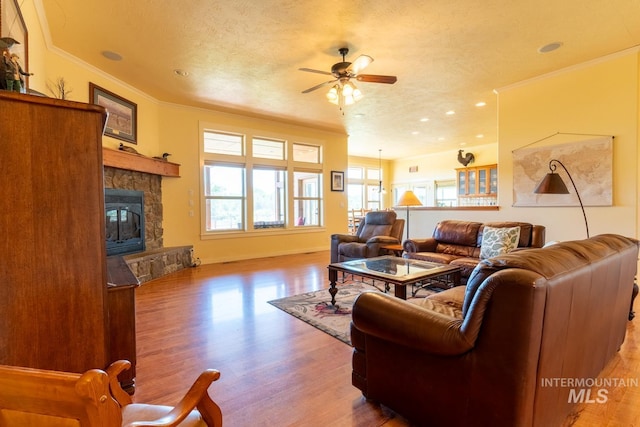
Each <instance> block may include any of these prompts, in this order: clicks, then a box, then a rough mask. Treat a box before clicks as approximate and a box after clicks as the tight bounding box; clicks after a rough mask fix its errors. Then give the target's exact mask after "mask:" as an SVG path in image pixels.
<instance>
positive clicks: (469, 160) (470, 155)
mask: <svg viewBox="0 0 640 427" xmlns="http://www.w3.org/2000/svg"><path fill="white" fill-rule="evenodd" d="M463 151H464V150H458V161H459V162H460V163H462V165H463V166H464V167H467V165H468V164H469V163H473V161H474V160H475V159H476V158H475V156H474V155H473V153H467V154H465V155H464V157H463V156H462V152H463Z"/></svg>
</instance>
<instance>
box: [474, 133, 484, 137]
mask: <svg viewBox="0 0 640 427" xmlns="http://www.w3.org/2000/svg"><path fill="white" fill-rule="evenodd" d="M476 138H484V135H483V134H481V133H479V134H477V135H476Z"/></svg>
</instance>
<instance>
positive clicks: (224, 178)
mask: <svg viewBox="0 0 640 427" xmlns="http://www.w3.org/2000/svg"><path fill="white" fill-rule="evenodd" d="M201 134H202V135H203V138H202V149H201V159H202V164H203V167H202V176H203V180H202V186H203V192H202V198H203V206H204V210H203V216H204V219H203V221H202V224H203V234H205V235H206V234H211V235H213V234H215V233H220V232H226V233H228V232H252V231H257V230H259V231H260V232H265V231H266V230H271V229H275V230H286V229H296V228H299V227H307V226H316V227H317V226H321V225H322V223H323V217H322V212H323V207H322V200H323V199H322V182H323V165H322V145H321V143H307V142H304V143H301V142H290V141H289V140H288V139H287V138H283V137H276V138H274V137H272V136H264V135H257V134H256V135H253V134H252V133H251V132H249V131H247V132H246V133H241V132H230V131H227V130H220V131H218V130H211V129H207V128H205V126H204V124H202V123H201Z"/></svg>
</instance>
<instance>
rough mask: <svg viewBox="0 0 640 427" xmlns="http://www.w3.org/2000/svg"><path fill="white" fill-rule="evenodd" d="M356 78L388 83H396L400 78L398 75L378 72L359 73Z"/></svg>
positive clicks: (362, 80)
mask: <svg viewBox="0 0 640 427" xmlns="http://www.w3.org/2000/svg"><path fill="white" fill-rule="evenodd" d="M356 79H357V80H358V81H359V82H367V83H387V84H394V83H395V82H397V81H398V78H397V77H396V76H379V75H377V74H358V76H357V77H356Z"/></svg>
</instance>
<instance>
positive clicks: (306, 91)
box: [302, 79, 338, 93]
mask: <svg viewBox="0 0 640 427" xmlns="http://www.w3.org/2000/svg"><path fill="white" fill-rule="evenodd" d="M337 81H338V79H335V80H329V81H328V82H324V83H320V84H319V85H315V86H314V87H310V88H309V89H307V90H303V91H302V93H309V92H313V91H314V90H316V89H320V88H321V87H323V86H327V85H330V84H331V83H335V82H337Z"/></svg>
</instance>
